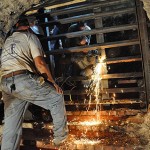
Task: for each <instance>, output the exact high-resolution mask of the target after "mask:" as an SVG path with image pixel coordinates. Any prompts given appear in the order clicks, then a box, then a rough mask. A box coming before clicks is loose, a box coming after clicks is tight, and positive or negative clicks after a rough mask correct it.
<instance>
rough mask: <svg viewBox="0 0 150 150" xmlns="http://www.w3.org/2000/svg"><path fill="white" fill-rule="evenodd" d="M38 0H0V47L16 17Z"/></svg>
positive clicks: (38, 0)
mask: <svg viewBox="0 0 150 150" xmlns="http://www.w3.org/2000/svg"><path fill="white" fill-rule="evenodd" d="M39 2H40V0H1V1H0V48H1V47H2V45H3V42H4V38H5V35H6V33H7V32H8V31H9V30H10V28H11V27H12V26H13V25H14V24H15V23H16V22H17V20H18V17H19V16H20V15H21V14H22V13H23V12H25V11H26V10H28V9H29V8H31V6H33V5H34V4H38V3H39Z"/></svg>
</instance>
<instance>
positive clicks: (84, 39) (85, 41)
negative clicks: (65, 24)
mask: <svg viewBox="0 0 150 150" xmlns="http://www.w3.org/2000/svg"><path fill="white" fill-rule="evenodd" d="M89 30H91V28H90V27H89V26H88V25H87V24H86V23H85V22H83V21H80V22H77V23H75V24H72V25H71V26H70V27H69V29H68V32H69V33H70V32H77V31H89ZM90 38H91V35H87V36H81V37H75V38H70V39H66V45H67V47H74V46H83V45H89V44H90Z"/></svg>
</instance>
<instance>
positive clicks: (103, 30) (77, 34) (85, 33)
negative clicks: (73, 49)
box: [41, 24, 137, 40]
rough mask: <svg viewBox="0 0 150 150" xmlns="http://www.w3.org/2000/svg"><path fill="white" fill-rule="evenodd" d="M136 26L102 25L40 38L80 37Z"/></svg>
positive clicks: (134, 27) (134, 25) (135, 26)
mask: <svg viewBox="0 0 150 150" xmlns="http://www.w3.org/2000/svg"><path fill="white" fill-rule="evenodd" d="M136 28H137V24H132V25H131V24H128V25H121V26H112V27H105V28H103V27H102V28H99V29H92V30H88V31H78V32H71V33H64V34H58V35H53V36H49V37H44V38H41V40H50V39H55V38H61V37H66V38H74V37H80V36H83V35H93V34H97V33H99V34H100V33H110V32H117V31H124V30H131V29H136Z"/></svg>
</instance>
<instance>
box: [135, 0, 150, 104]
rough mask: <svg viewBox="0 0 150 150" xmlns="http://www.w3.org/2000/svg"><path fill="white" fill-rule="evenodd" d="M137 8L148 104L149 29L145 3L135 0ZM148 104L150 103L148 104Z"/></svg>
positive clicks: (149, 98) (149, 100) (149, 81)
mask: <svg viewBox="0 0 150 150" xmlns="http://www.w3.org/2000/svg"><path fill="white" fill-rule="evenodd" d="M135 2H136V9H137V21H138V27H139V40H140V46H141V51H142V56H143V69H144V77H145V86H146V99H147V101H146V102H147V104H148V103H149V102H150V48H149V41H148V31H147V22H146V14H145V11H144V9H143V4H142V2H140V1H139V0H135ZM147 106H148V105H147Z"/></svg>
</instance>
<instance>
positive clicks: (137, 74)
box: [56, 72, 143, 82]
mask: <svg viewBox="0 0 150 150" xmlns="http://www.w3.org/2000/svg"><path fill="white" fill-rule="evenodd" d="M138 77H143V73H142V72H131V73H118V74H104V75H102V76H101V79H102V80H104V79H117V78H138ZM82 80H91V78H90V77H83V76H76V77H66V78H63V77H59V78H58V79H56V82H63V81H82Z"/></svg>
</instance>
